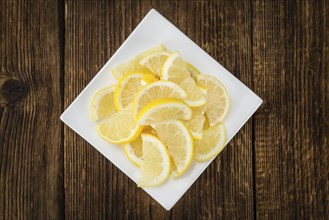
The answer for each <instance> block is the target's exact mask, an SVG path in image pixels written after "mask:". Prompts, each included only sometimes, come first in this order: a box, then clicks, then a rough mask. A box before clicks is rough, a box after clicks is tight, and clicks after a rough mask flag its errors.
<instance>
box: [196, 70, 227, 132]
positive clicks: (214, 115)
mask: <svg viewBox="0 0 329 220" xmlns="http://www.w3.org/2000/svg"><path fill="white" fill-rule="evenodd" d="M197 81H198V84H199V85H201V86H203V87H206V88H207V104H206V116H207V118H208V121H209V124H210V126H214V125H216V124H217V123H219V122H222V121H223V120H224V118H225V116H226V115H227V113H228V111H229V108H230V100H229V97H228V94H227V91H226V89H225V87H224V86H223V84H222V83H221V82H220V81H219V80H217V79H216V78H214V77H212V76H210V75H207V74H201V75H198V77H197Z"/></svg>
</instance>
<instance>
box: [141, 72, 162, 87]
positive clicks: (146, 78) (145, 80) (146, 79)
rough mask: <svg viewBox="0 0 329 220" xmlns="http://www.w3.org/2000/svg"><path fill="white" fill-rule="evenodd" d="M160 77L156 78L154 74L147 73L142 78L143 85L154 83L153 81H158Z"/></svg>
mask: <svg viewBox="0 0 329 220" xmlns="http://www.w3.org/2000/svg"><path fill="white" fill-rule="evenodd" d="M158 80H159V79H157V78H155V76H154V75H151V74H145V75H144V76H143V78H142V81H141V84H142V86H146V85H148V84H150V83H153V82H156V81H158Z"/></svg>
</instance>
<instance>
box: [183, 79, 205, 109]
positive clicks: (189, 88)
mask: <svg viewBox="0 0 329 220" xmlns="http://www.w3.org/2000/svg"><path fill="white" fill-rule="evenodd" d="M179 85H180V86H181V87H182V88H183V89H184V90H185V92H186V94H187V97H186V98H185V99H184V102H186V103H187V104H188V105H189V106H191V107H198V106H201V105H204V104H206V102H207V99H206V97H205V95H204V92H203V91H202V89H201V88H200V87H199V86H198V85H197V84H196V82H195V81H194V79H193V78H192V77H188V78H186V79H185V80H183V81H182V82H181V83H180V84H179Z"/></svg>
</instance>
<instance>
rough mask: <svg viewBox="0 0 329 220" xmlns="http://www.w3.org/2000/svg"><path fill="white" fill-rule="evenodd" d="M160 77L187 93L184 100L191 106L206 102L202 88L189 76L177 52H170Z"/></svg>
mask: <svg viewBox="0 0 329 220" xmlns="http://www.w3.org/2000/svg"><path fill="white" fill-rule="evenodd" d="M162 79H164V80H169V81H172V82H174V83H177V84H178V85H179V86H180V87H182V88H183V89H184V90H185V91H186V94H187V97H186V98H185V99H184V101H185V102H186V103H187V104H188V105H189V106H191V107H197V106H201V105H204V104H205V103H206V101H207V100H206V98H205V96H204V94H203V93H202V90H201V89H200V88H199V87H198V85H197V84H196V82H195V81H194V80H193V78H192V77H191V76H190V72H189V71H188V68H187V66H186V63H185V62H184V61H183V60H182V59H181V58H180V56H179V53H178V52H175V53H173V54H171V55H170V56H169V57H168V59H167V60H166V62H165V63H164V65H163V68H162Z"/></svg>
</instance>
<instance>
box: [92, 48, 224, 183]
mask: <svg viewBox="0 0 329 220" xmlns="http://www.w3.org/2000/svg"><path fill="white" fill-rule="evenodd" d="M112 73H113V75H114V76H115V77H116V78H117V79H118V83H117V84H116V85H112V86H109V87H106V88H103V89H101V90H100V91H98V92H97V93H96V94H95V96H94V98H93V100H92V103H91V106H90V112H91V118H92V119H93V120H95V121H97V122H98V123H97V131H98V133H99V135H100V136H101V137H102V138H104V139H105V140H106V141H108V142H111V143H115V144H120V145H122V147H123V149H124V151H125V153H126V155H127V157H128V158H129V160H130V161H132V162H133V163H134V164H135V165H137V166H139V167H140V171H141V172H140V176H139V181H138V186H140V187H150V186H155V185H159V184H161V183H162V182H164V181H165V180H166V179H167V178H168V176H169V175H170V174H171V175H172V177H174V178H176V177H179V176H181V175H182V174H183V173H184V172H185V171H186V170H187V169H188V167H189V166H190V164H191V162H192V161H193V159H194V160H196V161H199V162H203V161H207V160H209V159H211V158H213V157H215V156H216V155H217V154H219V153H220V152H221V151H222V149H223V148H224V145H225V141H226V133H225V128H224V126H223V124H222V122H223V120H224V118H225V116H226V115H227V112H228V110H229V98H228V95H227V91H226V89H225V87H224V86H223V84H222V83H221V82H220V81H219V80H218V79H216V78H214V77H212V76H210V75H207V74H200V73H199V71H198V70H197V69H196V68H195V67H194V66H193V65H192V64H189V63H186V62H185V61H184V60H183V59H182V58H181V57H180V55H179V53H178V52H174V53H170V52H169V51H168V50H166V48H165V47H164V46H162V45H160V46H157V47H154V48H152V49H150V50H148V51H146V52H144V53H141V54H139V55H137V56H136V57H134V58H133V59H131V60H129V61H127V62H125V63H123V64H121V65H119V66H116V67H114V68H112Z"/></svg>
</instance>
